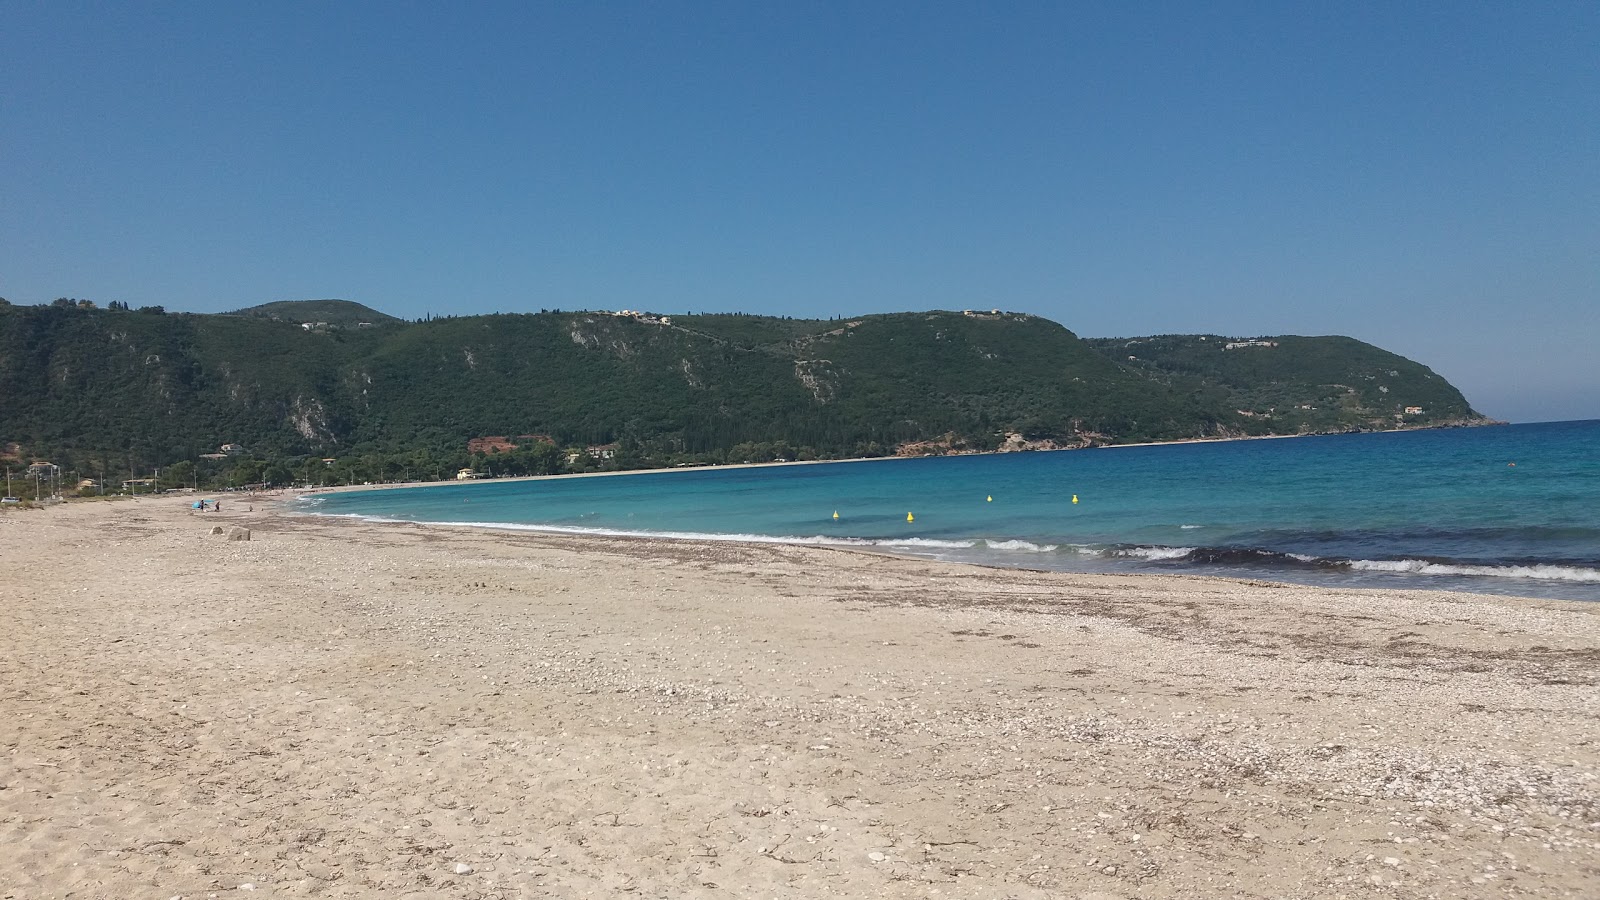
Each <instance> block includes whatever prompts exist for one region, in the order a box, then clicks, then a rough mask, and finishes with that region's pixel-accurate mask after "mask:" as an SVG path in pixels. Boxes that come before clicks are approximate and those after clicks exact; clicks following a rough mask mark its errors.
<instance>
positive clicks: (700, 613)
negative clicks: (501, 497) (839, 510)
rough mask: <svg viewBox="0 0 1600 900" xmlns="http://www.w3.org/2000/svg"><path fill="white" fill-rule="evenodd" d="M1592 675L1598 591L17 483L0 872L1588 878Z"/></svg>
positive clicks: (1226, 883)
mask: <svg viewBox="0 0 1600 900" xmlns="http://www.w3.org/2000/svg"><path fill="white" fill-rule="evenodd" d="M219 525H220V526H222V527H223V528H224V530H226V529H227V528H229V527H233V526H240V527H246V528H249V529H250V531H251V540H249V541H230V540H227V539H226V535H215V534H212V533H211V531H212V529H213V527H214V526H219ZM1597 683H1600V604H1582V603H1574V602H1561V601H1547V600H1520V599H1507V598H1493V597H1484V596H1473V595H1464V594H1446V593H1423V592H1379V591H1357V590H1328V589H1316V588H1306V587H1296V586H1283V585H1275V584H1267V583H1256V582H1241V581H1233V580H1224V579H1212V578H1178V577H1157V576H1081V575H1063V574H1053V573H1048V574H1047V573H1033V572H1019V571H1003V570H994V569H984V568H977V567H970V566H959V565H948V564H941V563H933V562H927V561H920V560H905V559H896V558H888V557H881V556H873V555H869V554H862V553H855V552H845V551H840V550H833V549H816V548H806V547H793V546H776V545H762V546H748V545H736V544H712V543H691V542H675V541H654V540H623V539H610V538H577V537H567V536H556V535H540V534H532V533H514V534H507V533H493V532H487V531H474V530H468V529H450V528H439V527H421V526H412V525H376V524H364V523H359V522H354V521H350V520H333V519H312V518H299V517H292V516H287V515H283V514H281V513H279V512H277V511H276V510H275V509H274V508H273V506H272V505H271V504H270V503H262V502H257V503H255V504H254V509H253V511H247V508H246V504H245V502H240V501H236V500H234V499H233V498H231V497H230V498H225V501H224V511H223V512H221V513H204V514H202V513H196V512H192V511H190V510H189V509H188V501H186V500H181V499H171V498H147V499H142V500H137V501H127V502H98V503H75V504H67V505H63V506H57V507H54V508H51V509H46V510H13V511H7V512H5V513H4V514H0V848H4V849H3V852H0V898H6V900H11V898H16V900H21V898H47V897H77V898H102V897H104V898H146V897H148V898H160V900H167V898H173V897H182V898H185V900H190V898H205V897H243V896H251V897H256V896H289V897H302V896H303V897H334V898H338V897H383V898H423V897H428V898H434V897H450V898H518V897H563V898H566V897H586V896H593V897H727V898H734V897H889V898H913V897H915V898H928V897H940V898H944V897H950V898H1079V900H1089V898H1094V900H1110V898H1181V897H1249V898H1295V897H1328V898H1336V897H1396V898H1433V897H1437V898H1459V897H1508V896H1526V897H1541V898H1554V897H1574V898H1577V897H1594V896H1600V780H1597V764H1600V747H1597V746H1596V742H1597V740H1600V687H1597Z"/></svg>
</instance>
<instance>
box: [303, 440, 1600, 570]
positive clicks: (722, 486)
mask: <svg viewBox="0 0 1600 900" xmlns="http://www.w3.org/2000/svg"><path fill="white" fill-rule="evenodd" d="M299 505H300V507H301V508H302V509H303V511H305V512H312V513H318V514H329V515H353V516H363V517H371V518H378V519H393V520H402V521H415V522H442V523H453V524H467V525H481V526H494V527H502V528H503V527H512V528H524V529H536V530H544V531H561V532H576V533H593V534H647V535H657V536H680V537H689V538H702V539H703V538H714V539H729V540H742V541H778V542H793V543H804V544H834V545H838V544H843V545H851V546H866V547H873V548H877V549H883V550H889V551H892V552H896V553H903V554H907V555H915V556H925V557H933V558H937V559H944V560H954V561H962V562H975V563H984V564H988V565H999V566H1011V567H1019V568H1030V569H1055V570H1062V571H1072V572H1161V573H1190V574H1207V575H1229V576H1246V577H1250V578H1262V579H1272V580H1279V581H1292V582H1301V583H1307V584H1319V585H1345V586H1358V587H1375V588H1428V589H1438V590H1463V591H1476V592H1481V593H1495V594H1513V595H1521V596H1534V597H1558V598H1568V599H1578V600H1600V421H1590V422H1558V423H1549V424H1540V425H1506V426H1491V427H1482V428H1461V429H1449V430H1439V431H1409V432H1395V433H1383V434H1352V435H1330V436H1319V437H1302V438H1291V439H1275V440H1248V441H1230V442H1216V443H1197V444H1168V445H1160V446H1147V447H1108V448H1101V449H1094V450H1076V451H1057V452H1044V453H1010V454H996V455H984V456H954V457H937V458H923V459H893V460H872V461H862V462H841V463H820V464H814V465H788V466H763V467H757V468H741V469H718V468H702V469H677V470H670V471H656V472H644V473H638V474H628V475H618V476H610V477H600V478H542V479H533V480H525V481H507V482H495V481H480V482H470V483H463V484H451V485H440V486H428V487H418V488H401V489H387V490H380V491H363V492H354V493H336V494H321V495H311V496H308V497H304V498H301V500H300V501H299ZM835 513H837V514H838V517H837V518H835V517H834V514H835ZM908 514H909V515H910V519H909V520H908Z"/></svg>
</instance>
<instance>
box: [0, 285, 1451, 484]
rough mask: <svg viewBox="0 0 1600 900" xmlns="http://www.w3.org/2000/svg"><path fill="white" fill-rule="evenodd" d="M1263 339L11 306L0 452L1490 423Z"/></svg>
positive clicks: (993, 322) (431, 448) (1306, 343)
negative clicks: (492, 438)
mask: <svg viewBox="0 0 1600 900" xmlns="http://www.w3.org/2000/svg"><path fill="white" fill-rule="evenodd" d="M302 322H313V323H315V322H325V323H327V324H328V325H329V326H332V327H328V328H315V327H314V328H311V329H307V328H304V327H302V324H301V323H302ZM361 322H370V323H374V327H367V328H363V327H358V326H352V325H351V324H350V323H361ZM1269 342H1270V343H1272V344H1274V346H1248V347H1236V348H1233V349H1225V345H1226V344H1228V343H1229V341H1227V340H1225V339H1222V338H1218V337H1216V336H1211V335H1206V336H1163V337H1154V338H1134V339H1116V340H1111V339H1096V340H1088V341H1086V340H1083V339H1080V338H1078V337H1077V336H1076V335H1074V334H1073V333H1072V332H1071V331H1068V330H1067V329H1066V328H1063V327H1062V326H1060V325H1058V324H1056V323H1054V322H1050V321H1048V320H1045V319H1040V318H1037V317H1034V316H1027V315H1019V314H988V313H985V314H972V313H959V312H926V313H898V314H892V315H873V316H862V317H859V318H856V319H848V320H837V321H822V320H798V319H784V318H773V317H761V316H743V315H701V316H674V317H660V316H653V315H647V314H627V315H622V314H613V313H605V312H576V313H573V312H548V313H540V314H530V315H489V316H469V317H460V318H444V319H434V320H430V321H426V322H416V323H408V322H404V321H402V320H398V319H394V318H392V317H389V316H384V315H383V314H381V313H377V312H376V311H373V310H371V309H369V308H367V307H364V306H361V305H360V304H354V303H348V302H346V301H307V302H302V303H291V304H266V305H265V306H260V307H254V308H252V309H250V310H242V311H240V312H239V313H235V314H228V315H193V314H164V313H162V312H161V311H160V310H159V308H156V307H151V308H148V309H146V310H141V311H138V312H132V311H127V310H121V309H117V310H99V309H88V308H82V307H77V306H63V305H54V306H48V307H19V306H0V446H4V445H5V444H6V443H8V442H16V443H18V444H20V445H21V446H22V447H24V448H26V449H27V451H28V452H30V453H34V454H38V455H45V454H50V455H56V456H63V457H67V458H74V457H76V458H86V459H99V460H106V459H127V458H130V457H131V458H133V459H135V460H144V461H145V462H146V463H147V464H149V465H158V464H165V463H170V462H175V461H178V460H193V459H196V458H197V457H199V456H200V455H201V454H203V453H206V452H210V451H213V450H215V449H216V448H217V447H218V446H219V445H221V444H223V443H235V444H243V445H245V446H246V447H248V448H250V449H251V450H252V451H254V452H255V453H256V454H258V455H261V456H270V457H273V458H287V457H323V456H329V457H341V458H347V457H351V456H363V457H373V458H377V457H382V458H385V459H389V458H399V457H400V456H403V455H405V454H413V455H416V454H422V456H416V457H415V458H417V459H421V458H423V457H424V456H427V457H428V458H430V459H432V460H433V461H434V462H433V463H432V464H433V465H434V466H435V467H440V466H445V465H447V464H453V463H454V462H456V461H461V460H462V459H464V456H463V454H464V453H465V449H464V448H465V446H466V442H467V441H468V440H469V439H471V438H474V437H481V436H488V435H509V436H515V435H545V436H548V437H549V438H550V439H551V441H553V442H554V443H555V444H556V445H558V446H561V447H570V446H577V447H583V446H588V445H595V444H611V443H616V444H618V446H619V451H618V452H619V453H620V456H619V457H617V459H618V460H619V461H618V462H617V463H615V464H622V463H626V464H629V465H663V464H671V463H673V462H678V461H701V462H704V461H723V460H741V461H742V460H743V459H746V458H772V456H785V457H791V458H792V457H797V456H800V457H817V458H824V457H839V456H852V455H878V454H886V453H893V452H896V450H897V449H904V448H905V446H906V445H907V444H913V443H917V442H927V443H925V444H922V445H920V446H921V448H922V449H925V450H931V451H935V452H937V451H941V450H946V449H994V448H996V447H997V446H999V445H1000V444H1001V443H1002V442H1003V441H1007V440H1008V438H1007V436H1008V435H1015V436H1014V437H1010V438H1009V443H1010V444H1011V445H1013V446H1016V445H1021V444H1025V443H1029V444H1030V445H1033V446H1081V445H1084V444H1089V443H1116V442H1130V441H1150V440H1169V439H1179V438H1192V437H1207V436H1237V435H1245V434H1267V433H1297V432H1301V431H1308V430H1349V429H1356V428H1361V429H1367V428H1378V427H1395V426H1396V425H1405V426H1421V425H1430V424H1444V423H1453V422H1458V421H1473V420H1478V419H1480V418H1481V417H1478V416H1477V415H1476V414H1475V413H1473V411H1472V410H1471V408H1470V407H1469V406H1468V405H1467V403H1466V400H1465V399H1464V398H1462V396H1461V395H1460V393H1459V392H1458V391H1456V390H1455V389H1454V388H1453V387H1451V386H1450V385H1449V384H1448V383H1447V382H1445V381H1444V379H1442V378H1440V377H1439V376H1437V375H1435V374H1434V373H1432V372H1431V371H1429V370H1428V369H1427V368H1426V367H1424V366H1421V365H1419V364H1417V363H1414V362H1411V361H1410V360H1406V359H1404V358H1402V357H1399V356H1396V355H1394V354H1391V353H1388V352H1386V351H1383V350H1381V349H1379V348H1376V347H1372V346H1370V345H1368V344H1363V343H1361V342H1359V341H1354V340H1351V339H1349V338H1297V337H1280V338H1272V339H1269ZM1407 407H1420V408H1421V409H1422V412H1420V413H1412V414H1407V413H1406V412H1405V409H1406V408H1407ZM513 443H515V441H513ZM429 454H431V456H428V455H429ZM406 458H412V457H406ZM579 464H580V465H583V464H587V463H584V462H581V461H580V463H579ZM103 465H105V464H104V463H103ZM419 465H422V463H419ZM540 465H541V466H544V467H545V468H548V467H549V466H550V465H553V464H552V463H550V462H549V461H548V460H546V461H544V462H542V463H540Z"/></svg>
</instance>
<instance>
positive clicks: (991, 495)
mask: <svg viewBox="0 0 1600 900" xmlns="http://www.w3.org/2000/svg"><path fill="white" fill-rule="evenodd" d="M984 502H985V503H993V502H994V495H993V494H990V495H989V496H988V498H987V499H985V500H984Z"/></svg>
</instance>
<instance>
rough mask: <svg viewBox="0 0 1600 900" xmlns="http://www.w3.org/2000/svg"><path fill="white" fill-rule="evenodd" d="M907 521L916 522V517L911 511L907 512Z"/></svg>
mask: <svg viewBox="0 0 1600 900" xmlns="http://www.w3.org/2000/svg"><path fill="white" fill-rule="evenodd" d="M906 521H907V522H915V521H916V517H915V516H912V515H911V513H906Z"/></svg>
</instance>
